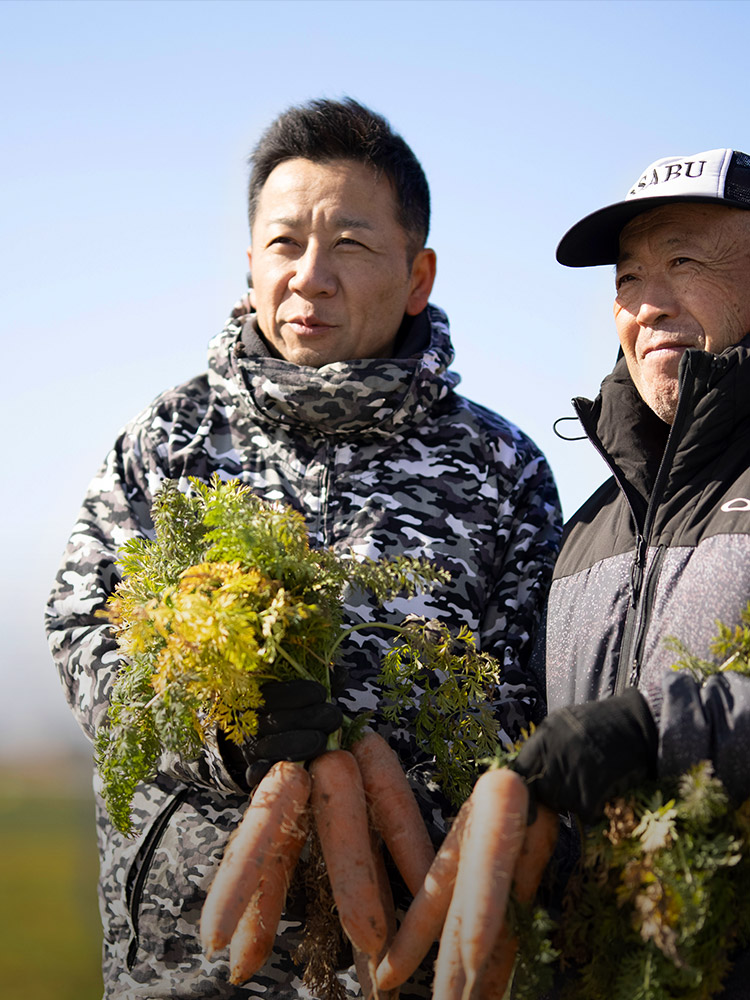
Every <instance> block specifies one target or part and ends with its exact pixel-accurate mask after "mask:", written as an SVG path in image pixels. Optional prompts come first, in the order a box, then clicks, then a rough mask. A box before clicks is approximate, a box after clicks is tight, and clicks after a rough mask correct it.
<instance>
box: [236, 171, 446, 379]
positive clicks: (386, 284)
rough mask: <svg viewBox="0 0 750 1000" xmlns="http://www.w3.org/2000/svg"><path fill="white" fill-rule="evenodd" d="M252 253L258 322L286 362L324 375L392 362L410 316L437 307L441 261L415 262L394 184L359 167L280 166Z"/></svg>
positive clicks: (256, 226)
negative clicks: (363, 361) (355, 364)
mask: <svg viewBox="0 0 750 1000" xmlns="http://www.w3.org/2000/svg"><path fill="white" fill-rule="evenodd" d="M251 235H252V247H251V249H250V250H249V251H248V258H249V260H250V267H251V270H252V280H253V287H252V289H251V302H252V303H253V305H254V307H255V309H256V310H257V314H258V324H259V326H260V329H261V330H262V331H263V333H264V334H265V336H266V338H267V339H268V340H269V341H270V343H271V344H273V346H274V347H275V348H276V349H277V350H278V352H279V353H280V354H281V356H282V357H284V358H286V359H287V360H288V361H293V362H295V363H296V364H299V365H310V366H312V367H315V368H318V367H320V366H321V365H325V364H329V363H331V362H334V361H347V360H353V359H355V358H379V357H389V356H392V351H393V343H394V339H395V336H396V333H397V331H398V328H399V326H400V325H401V322H402V320H403V318H404V315H405V314H409V315H412V316H414V315H416V314H417V313H419V312H421V311H422V310H423V309H424V307H425V306H426V305H427V300H428V297H429V294H430V291H431V289H432V283H433V281H434V277H435V255H434V253H433V252H432V250H421V251H420V252H419V253H417V255H416V256H415V258H414V261H413V263H412V264H411V266H410V265H409V239H408V235H407V233H406V232H405V230H404V229H403V227H402V226H401V224H400V223H399V221H398V219H397V216H396V201H395V198H394V194H393V190H392V188H391V185H390V182H389V181H388V180H387V179H386V178H385V177H380V178H379V177H378V176H377V175H376V174H375V172H374V171H373V170H372V169H371V168H370V167H368V166H367V165H365V164H361V163H356V162H354V161H350V160H332V161H330V162H327V163H313V162H312V161H311V160H305V159H293V160H286V161H284V162H283V163H280V164H279V166H278V167H276V168H275V169H274V170H272V171H271V173H270V174H269V176H268V180H267V181H266V183H265V184H264V185H263V188H262V190H261V194H260V198H259V201H258V208H257V212H256V216H255V220H254V223H253V228H252V234H251Z"/></svg>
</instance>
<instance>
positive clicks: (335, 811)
mask: <svg viewBox="0 0 750 1000" xmlns="http://www.w3.org/2000/svg"><path fill="white" fill-rule="evenodd" d="M310 773H311V775H312V793H311V796H310V801H311V803H312V809H313V816H314V817H315V825H316V827H317V830H318V837H319V838H320V846H321V849H322V851H323V858H324V860H325V863H326V868H327V870H328V878H329V879H330V882H331V890H332V892H333V898H334V900H335V902H336V907H337V909H338V911H339V920H340V921H341V926H342V927H343V929H344V931H345V932H346V935H347V937H348V938H349V940H350V941H351V942H352V945H353V946H354V947H355V948H358V949H359V950H360V951H362V952H364V953H365V955H367V957H368V960H369V961H370V962H373V961H374V960H375V959H376V958H377V956H378V955H379V954H380V952H381V950H382V948H383V946H384V944H385V941H386V937H387V928H386V918H385V913H384V911H383V904H382V902H381V900H380V892H379V888H378V878H377V872H376V870H375V862H374V860H373V855H372V847H371V844H370V832H369V826H368V822H367V804H366V802H365V793H364V789H363V787H362V778H361V777H360V773H359V767H358V766H357V762H356V760H355V759H354V757H353V756H352V755H351V754H350V753H349V752H348V751H347V750H328V751H326V753H324V754H321V756H320V757H316V758H315V760H314V761H313V762H312V764H311V765H310Z"/></svg>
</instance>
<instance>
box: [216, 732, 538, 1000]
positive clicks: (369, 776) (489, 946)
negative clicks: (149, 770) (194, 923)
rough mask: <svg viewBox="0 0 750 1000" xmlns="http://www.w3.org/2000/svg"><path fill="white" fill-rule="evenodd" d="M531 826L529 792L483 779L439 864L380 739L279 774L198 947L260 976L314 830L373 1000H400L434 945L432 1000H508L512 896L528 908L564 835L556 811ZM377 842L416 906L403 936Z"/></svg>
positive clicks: (232, 853)
mask: <svg viewBox="0 0 750 1000" xmlns="http://www.w3.org/2000/svg"><path fill="white" fill-rule="evenodd" d="M527 813H528V791H527V788H526V785H525V783H524V782H523V780H522V779H521V778H520V777H519V776H518V775H517V774H516V773H515V772H514V771H512V770H509V769H508V768H495V769H492V770H489V771H486V772H485V773H484V774H483V775H482V776H481V777H480V778H479V779H478V781H477V783H476V785H475V787H474V790H473V792H472V794H471V796H470V797H469V798H468V799H467V800H466V802H465V803H464V804H463V806H462V807H461V810H460V811H459V814H458V816H457V818H456V820H455V822H454V823H453V825H452V827H451V830H450V832H449V833H448V836H447V837H446V838H445V841H444V842H443V844H442V846H441V847H440V850H439V851H438V852H437V854H435V852H434V850H433V847H432V843H431V841H430V838H429V835H428V833H427V829H426V827H425V824H424V821H423V819H422V816H421V814H420V812H419V807H418V805H417V803H416V800H415V798H414V794H413V792H412V790H411V788H410V786H409V784H408V782H407V780H406V778H405V776H404V773H403V771H402V770H401V766H400V764H399V762H398V758H397V757H396V755H395V754H394V752H393V751H392V750H391V749H390V747H389V746H388V744H387V743H386V742H385V740H383V739H382V738H381V737H380V736H378V735H377V734H375V733H369V734H367V735H366V736H365V737H364V738H363V739H362V740H360V741H359V742H358V743H356V744H355V745H354V747H353V748H352V751H351V752H349V751H346V750H330V751H327V752H326V753H324V754H323V755H322V756H321V757H318V758H317V759H316V760H314V761H313V762H312V764H311V765H310V768H309V770H307V769H305V767H303V766H302V765H300V764H294V763H288V762H281V763H279V764H275V765H274V767H273V768H272V769H271V770H270V771H269V773H268V774H267V775H266V777H265V778H264V779H263V781H262V782H261V783H260V784H259V785H258V787H257V789H256V791H255V793H254V795H253V797H252V800H251V803H250V805H249V806H248V809H247V811H246V813H245V817H244V819H243V821H242V823H241V824H240V826H239V828H238V830H237V831H236V833H235V834H234V835H233V837H232V838H231V840H230V842H229V844H228V846H227V850H226V852H225V855H224V858H223V860H222V862H221V865H220V866H219V870H218V872H217V874H216V877H215V879H214V882H213V884H212V885H211V888H210V891H209V894H208V896H207V899H206V902H205V905H204V907H203V913H202V917H201V939H202V942H203V946H204V948H205V950H206V952H207V953H208V955H209V956H211V955H213V954H214V953H215V952H217V951H219V950H221V949H222V948H225V947H226V946H227V945H229V949H230V968H231V980H232V982H234V983H241V982H244V981H246V980H247V979H249V978H251V977H252V976H253V975H254V974H255V972H257V971H258V970H259V969H260V968H261V967H262V966H263V964H264V963H265V962H266V961H267V959H268V957H269V955H270V952H271V950H272V947H273V943H274V939H275V935H276V927H277V925H278V922H279V918H280V916H281V912H282V909H283V906H284V901H285V897H286V892H287V889H288V887H289V882H290V879H291V876H292V873H293V871H294V867H295V865H296V863H297V860H298V858H299V855H300V852H301V850H302V847H303V845H304V843H305V840H306V838H307V836H308V832H309V829H310V824H311V823H314V824H315V827H316V830H317V833H318V837H319V839H320V844H321V848H322V852H323V857H324V859H325V863H326V867H327V870H328V876H329V879H330V882H331V889H332V892H333V897H334V900H335V902H336V907H337V910H338V914H339V919H340V921H341V925H342V927H343V929H344V931H345V933H346V935H347V936H348V938H349V939H350V941H351V943H352V947H353V951H354V956H355V963H356V966H357V971H358V975H359V979H360V985H361V986H362V988H363V992H364V995H365V996H368V997H369V996H375V997H379V998H381V1000H385V998H390V997H396V996H398V988H399V987H400V986H401V985H402V984H403V983H404V982H406V980H407V979H408V978H409V977H410V976H411V975H412V974H413V973H414V972H415V970H416V969H417V967H418V966H419V965H420V964H421V962H422V961H423V960H424V958H425V956H426V955H427V953H428V951H429V950H430V948H431V946H432V945H433V943H434V942H435V941H437V940H439V941H440V947H439V950H438V957H437V962H436V966H435V980H434V986H433V996H435V997H439V998H440V1000H501V998H502V997H503V996H504V993H505V989H506V987H507V984H508V981H509V979H510V976H511V973H512V971H513V966H514V962H515V957H516V952H517V948H518V941H517V939H516V938H515V937H514V935H513V933H512V931H511V930H510V929H509V927H508V926H507V923H506V909H507V903H508V897H509V894H510V892H511V889H512V891H513V892H514V894H515V897H516V899H517V900H518V901H519V902H522V903H528V902H531V901H532V900H533V898H534V896H535V894H536V891H537V888H538V886H539V883H540V881H541V878H542V875H543V872H544V869H545V867H546V865H547V863H548V861H549V859H550V856H551V854H552V851H553V849H554V845H555V842H556V839H557V832H558V821H557V816H556V815H555V814H554V813H553V812H551V811H550V810H549V809H546V808H545V807H544V806H538V808H537V814H536V818H535V820H534V822H533V823H532V824H531V825H530V826H527ZM373 833H374V834H375V836H373ZM377 837H382V840H383V843H384V844H385V846H386V847H387V849H388V851H389V852H390V854H391V856H392V858H393V860H394V862H395V863H396V865H397V867H398V869H399V871H400V872H401V875H402V877H403V879H404V881H405V883H406V885H407V886H408V888H409V889H410V891H411V892H412V894H413V895H414V899H413V902H412V904H411V906H410V907H409V909H408V910H407V912H406V915H405V917H404V920H403V922H402V924H401V926H400V928H399V929H398V931H396V929H395V916H394V910H393V900H392V897H391V890H390V885H389V882H388V878H387V875H386V873H385V870H384V866H383V858H382V854H381V852H380V848H379V844H378V843H377Z"/></svg>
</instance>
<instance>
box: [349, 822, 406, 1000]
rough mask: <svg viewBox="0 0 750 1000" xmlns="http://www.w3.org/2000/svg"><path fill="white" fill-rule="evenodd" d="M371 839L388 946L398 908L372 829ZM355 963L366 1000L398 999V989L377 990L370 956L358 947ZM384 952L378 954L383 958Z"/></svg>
mask: <svg viewBox="0 0 750 1000" xmlns="http://www.w3.org/2000/svg"><path fill="white" fill-rule="evenodd" d="M370 840H371V842H372V853H373V859H374V861H375V870H376V872H377V877H378V889H379V891H380V899H381V901H382V903H383V909H384V911H385V919H386V928H387V938H386V943H385V946H384V948H383V952H385V948H386V947H387V946H388V943H389V942H390V941H391V940H392V939H393V936H394V934H395V933H396V908H395V906H394V905H393V892H392V891H391V883H390V879H389V878H388V871H387V870H386V867H385V861H384V860H383V852H382V849H381V845H380V840H379V838H378V836H377V835H376V834H375V832H374V831H372V830H371V831H370ZM353 950H354V965H355V967H356V969H357V978H358V979H359V985H360V987H361V989H362V995H363V996H364V998H365V1000H371V998H373V997H376V1000H398V989H393V990H386V991H383V990H379V989H378V990H376V987H375V986H374V985H373V981H372V970H371V963H370V960H369V958H368V957H367V956H366V955H365V954H364V953H363V952H361V951H359V950H358V949H357V948H354V949H353ZM383 952H381V954H380V955H379V956H378V958H382V956H383Z"/></svg>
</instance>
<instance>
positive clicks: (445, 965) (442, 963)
mask: <svg viewBox="0 0 750 1000" xmlns="http://www.w3.org/2000/svg"><path fill="white" fill-rule="evenodd" d="M465 990H466V974H465V972H464V967H463V964H462V961H461V911H460V907H459V906H457V905H456V897H455V893H454V895H453V899H451V904H450V906H449V907H448V913H447V915H446V918H445V924H444V925H443V933H442V934H441V935H440V947H439V949H438V957H437V961H436V962H435V978H434V980H433V983H432V995H433V997H435V998H437V997H439V998H440V1000H461V998H462V997H463V996H464V992H465Z"/></svg>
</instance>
